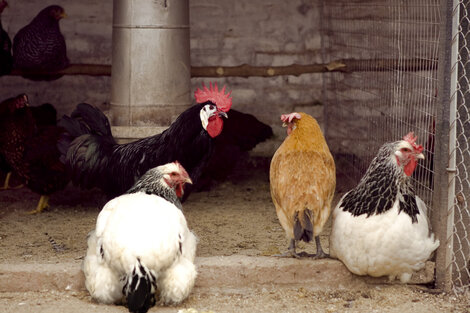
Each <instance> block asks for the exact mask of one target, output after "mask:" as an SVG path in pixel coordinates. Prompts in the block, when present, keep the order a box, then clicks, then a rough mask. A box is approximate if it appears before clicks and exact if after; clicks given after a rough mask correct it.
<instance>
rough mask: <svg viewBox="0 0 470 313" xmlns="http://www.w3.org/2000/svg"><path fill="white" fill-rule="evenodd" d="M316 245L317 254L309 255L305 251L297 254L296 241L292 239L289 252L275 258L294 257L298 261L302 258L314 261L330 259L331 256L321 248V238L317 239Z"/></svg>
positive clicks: (276, 255)
mask: <svg viewBox="0 0 470 313" xmlns="http://www.w3.org/2000/svg"><path fill="white" fill-rule="evenodd" d="M315 244H316V246H317V253H315V254H311V253H307V252H305V251H303V252H299V253H297V252H295V240H294V239H291V241H290V244H289V247H288V248H287V251H286V252H284V253H282V254H275V255H273V256H275V257H281V258H289V257H294V258H297V259H300V258H312V259H324V258H329V257H330V255H329V254H327V253H325V252H324V251H323V249H322V247H321V243H320V236H316V237H315Z"/></svg>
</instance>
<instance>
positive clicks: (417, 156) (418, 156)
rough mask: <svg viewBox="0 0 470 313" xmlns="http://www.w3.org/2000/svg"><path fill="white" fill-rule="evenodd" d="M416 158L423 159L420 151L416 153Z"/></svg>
mask: <svg viewBox="0 0 470 313" xmlns="http://www.w3.org/2000/svg"><path fill="white" fill-rule="evenodd" d="M416 158H417V159H420V160H424V154H422V153H420V154H417V155H416Z"/></svg>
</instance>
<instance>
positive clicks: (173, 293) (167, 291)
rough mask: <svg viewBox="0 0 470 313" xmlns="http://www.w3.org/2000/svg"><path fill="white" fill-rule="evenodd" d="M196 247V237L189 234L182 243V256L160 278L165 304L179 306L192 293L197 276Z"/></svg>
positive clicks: (162, 297) (160, 287)
mask: <svg viewBox="0 0 470 313" xmlns="http://www.w3.org/2000/svg"><path fill="white" fill-rule="evenodd" d="M196 245H197V238H196V236H195V235H194V234H193V233H192V232H188V233H187V238H186V240H184V241H183V243H182V254H181V255H180V256H179V258H178V259H177V260H176V261H175V262H174V263H173V264H172V265H171V266H170V267H169V268H168V269H167V270H166V271H165V272H164V273H163V274H162V276H161V277H160V278H159V280H158V282H157V289H158V290H159V291H160V299H161V301H162V302H163V303H164V304H178V303H180V302H182V301H183V300H184V299H186V298H187V297H188V296H189V294H190V293H191V290H192V289H193V287H194V283H195V281H196V276H197V271H196V266H195V265H194V258H195V255H196Z"/></svg>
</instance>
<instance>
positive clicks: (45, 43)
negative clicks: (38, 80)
mask: <svg viewBox="0 0 470 313" xmlns="http://www.w3.org/2000/svg"><path fill="white" fill-rule="evenodd" d="M63 17H65V11H64V9H63V8H62V7H60V6H58V5H51V6H48V7H46V8H45V9H43V10H41V12H39V14H38V15H37V16H36V17H35V18H34V19H33V20H32V21H31V23H29V24H28V25H26V26H25V27H23V28H22V29H20V30H19V31H18V33H17V34H16V36H15V37H14V38H13V62H14V63H13V66H14V68H17V69H20V70H23V71H24V72H28V71H31V72H34V71H38V70H39V71H49V72H54V71H59V70H62V69H64V68H65V67H67V66H68V65H69V63H70V62H69V59H68V58H67V48H66V44H65V38H64V36H63V35H62V33H61V32H60V27H59V20H60V19H62V18H63ZM58 77H60V76H53V77H52V78H51V79H55V78H58ZM44 79H45V78H44Z"/></svg>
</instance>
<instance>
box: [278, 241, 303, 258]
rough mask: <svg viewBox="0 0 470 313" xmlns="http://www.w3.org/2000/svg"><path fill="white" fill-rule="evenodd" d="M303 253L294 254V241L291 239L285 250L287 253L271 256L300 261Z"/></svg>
mask: <svg viewBox="0 0 470 313" xmlns="http://www.w3.org/2000/svg"><path fill="white" fill-rule="evenodd" d="M305 254H306V253H305V252H300V253H297V252H295V240H294V239H291V240H290V244H289V247H288V248H287V251H286V252H284V253H281V254H274V255H273V256H275V257H279V258H296V259H300V258H302V257H304V256H305Z"/></svg>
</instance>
